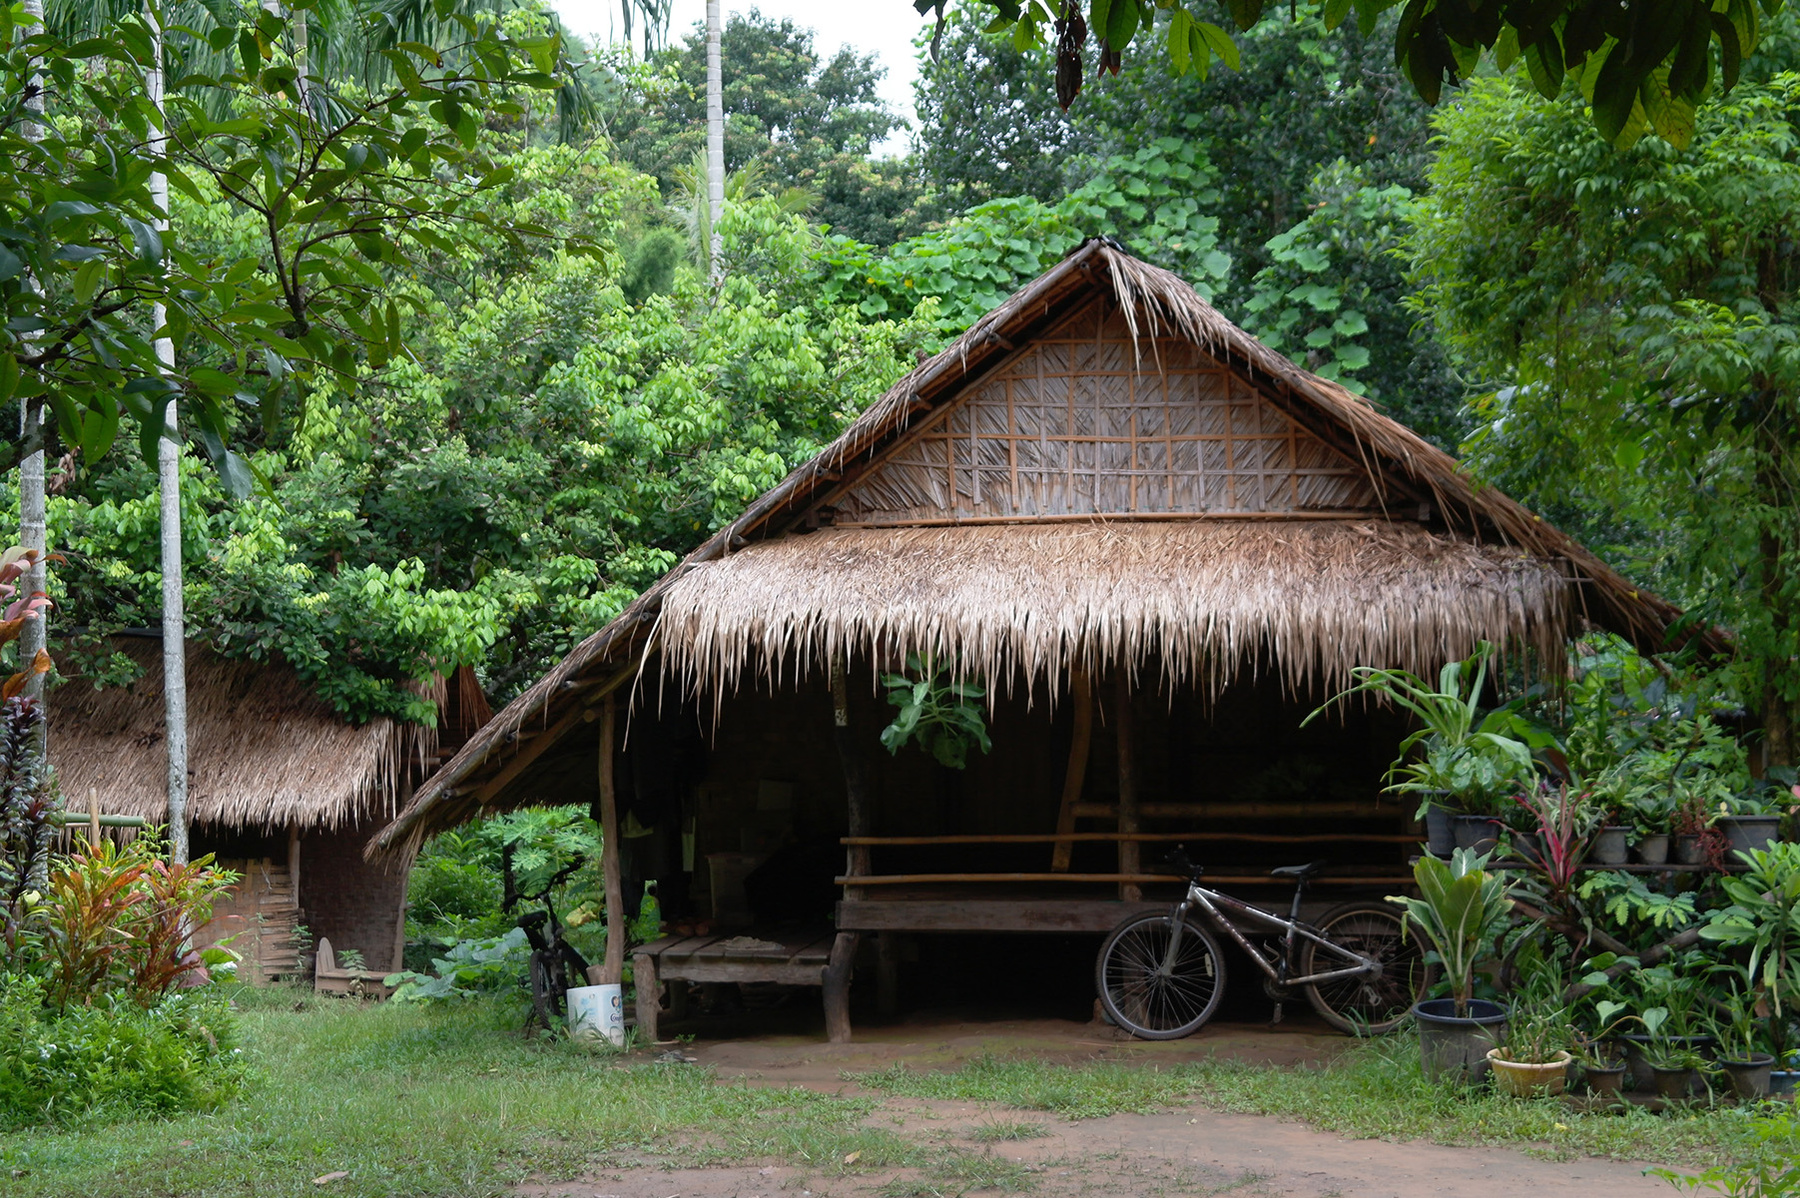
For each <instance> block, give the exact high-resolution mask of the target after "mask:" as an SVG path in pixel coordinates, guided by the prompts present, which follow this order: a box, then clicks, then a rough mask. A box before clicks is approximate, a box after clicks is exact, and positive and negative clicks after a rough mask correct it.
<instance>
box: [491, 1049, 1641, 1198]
mask: <svg viewBox="0 0 1800 1198" xmlns="http://www.w3.org/2000/svg"><path fill="white" fill-rule="evenodd" d="M1344 1043H1345V1041H1344V1039H1343V1038H1342V1037H1340V1036H1338V1035H1336V1034H1334V1033H1331V1032H1329V1031H1328V1030H1326V1029H1324V1028H1323V1025H1312V1024H1310V1023H1308V1022H1305V1021H1296V1022H1295V1023H1293V1024H1290V1025H1284V1028H1270V1027H1268V1026H1267V1025H1261V1024H1258V1025H1215V1026H1214V1027H1211V1028H1209V1029H1208V1034H1207V1035H1206V1036H1204V1037H1196V1038H1194V1039H1192V1040H1181V1041H1173V1042H1169V1043H1163V1044H1148V1043H1144V1042H1141V1041H1130V1040H1121V1039H1118V1038H1116V1034H1115V1033H1112V1032H1111V1031H1110V1029H1105V1028H1097V1027H1095V1026H1093V1025H1089V1024H1080V1023H1069V1022H1061V1021H1054V1020H1030V1021H1027V1020H1020V1021H1011V1022H997V1023H972V1022H949V1023H945V1022H941V1021H924V1020H921V1021H917V1022H909V1023H902V1024H899V1025H895V1026H890V1027H886V1028H870V1029H863V1028H859V1029H858V1031H857V1041H856V1042H855V1043H852V1044H843V1045H833V1044H825V1043H821V1042H820V1040H819V1039H818V1038H817V1036H816V1035H792V1036H767V1035H765V1036H758V1037H752V1038H746V1039H738V1040H728V1041H712V1042H694V1043H691V1044H684V1045H681V1046H680V1051H681V1052H683V1053H684V1054H686V1055H688V1056H691V1057H693V1058H695V1060H696V1062H697V1063H698V1064H701V1065H709V1066H711V1067H712V1068H714V1069H715V1070H716V1071H717V1072H718V1074H719V1076H721V1077H725V1078H734V1079H742V1080H744V1081H746V1082H748V1083H749V1084H751V1085H767V1086H801V1087H806V1088H810V1089H816V1090H822V1091H825V1092H828V1093H842V1094H855V1093H858V1092H859V1090H858V1088H857V1087H856V1086H855V1084H854V1083H852V1082H849V1081H846V1080H845V1079H844V1076H843V1075H844V1073H845V1072H861V1071H866V1070H874V1069H882V1068H885V1067H887V1066H890V1065H892V1064H894V1063H895V1062H897V1061H904V1062H905V1063H906V1064H908V1065H909V1066H912V1067H915V1068H920V1069H934V1068H935V1069H943V1068H954V1067H955V1066H957V1065H959V1064H961V1063H964V1062H966V1061H968V1060H970V1059H973V1058H975V1057H978V1056H981V1055H984V1054H1001V1055H1014V1054H1030V1055H1033V1056H1036V1057H1039V1058H1040V1059H1045V1060H1050V1061H1068V1062H1071V1063H1073V1062H1075V1061H1091V1060H1095V1059H1118V1060H1144V1061H1150V1060H1166V1061H1178V1060H1184V1059H1191V1058H1196V1057H1201V1056H1209V1055H1216V1056H1222V1057H1233V1058H1237V1059H1241V1060H1246V1061H1256V1062H1267V1063H1270V1064H1282V1065H1294V1064H1300V1063H1304V1062H1311V1061H1319V1060H1323V1059H1327V1058H1329V1057H1330V1056H1331V1055H1332V1054H1333V1053H1334V1052H1336V1051H1338V1050H1340V1049H1341V1048H1342V1046H1343V1045H1344ZM1001 1122H1004V1123H1007V1124H1018V1123H1032V1124H1037V1125H1040V1126H1042V1127H1043V1128H1044V1129H1045V1131H1046V1132H1047V1133H1048V1134H1047V1135H1044V1136H1041V1137H1038V1138H1032V1139H1018V1140H1003V1141H999V1142H996V1143H989V1144H983V1143H982V1142H981V1140H980V1136H981V1133H982V1131H983V1128H984V1127H987V1128H990V1129H991V1128H992V1127H993V1125H995V1124H996V1123H1001ZM870 1123H871V1125H872V1126H877V1127H885V1128H889V1129H891V1130H895V1131H898V1132H900V1133H901V1134H902V1135H905V1136H906V1137H908V1138H909V1139H913V1140H915V1141H918V1142H920V1143H923V1144H926V1145H933V1144H938V1145H942V1146H943V1147H944V1148H946V1149H959V1150H961V1151H964V1152H989V1153H992V1154H993V1155H994V1156H996V1157H998V1158H1000V1159H1001V1160H1003V1161H1005V1162H1009V1163H1012V1164H1014V1165H1017V1166H1018V1167H1020V1168H1021V1169H1023V1170H1026V1171H1028V1173H1029V1179H1028V1180H1029V1186H1030V1193H1031V1194H1033V1195H1041V1196H1044V1198H1098V1196H1102V1195H1104V1196H1107V1198H1112V1196H1133V1198H1136V1196H1142V1198H1161V1196H1164V1195H1167V1196H1170V1198H1173V1196H1176V1195H1180V1196H1183V1198H1185V1196H1189V1195H1196V1196H1197V1195H1214V1194H1230V1195H1233V1196H1242V1198H1265V1196H1268V1198H1273V1196H1277V1195H1280V1196H1284V1198H1285V1196H1296V1198H1436V1196H1438V1195H1457V1196H1460V1195H1470V1196H1475V1195H1479V1196H1481V1198H1505V1196H1508V1195H1521V1194H1544V1195H1564V1194H1567V1195H1580V1196H1581V1198H1649V1196H1653V1195H1672V1194H1673V1193H1674V1192H1675V1191H1674V1190H1673V1189H1672V1188H1671V1187H1670V1186H1669V1185H1668V1183H1666V1182H1663V1181H1661V1180H1659V1179H1656V1178H1651V1177H1646V1176H1644V1175H1643V1173H1642V1168H1643V1166H1641V1165H1635V1164H1630V1163H1623V1162H1614V1161H1599V1160H1576V1161H1563V1162H1553V1161H1545V1160H1538V1159H1535V1158H1533V1157H1529V1156H1526V1155H1524V1154H1523V1153H1520V1152H1515V1151H1510V1150H1507V1149H1497V1148H1449V1147H1443V1146H1439V1145H1434V1144H1427V1143H1421V1142H1408V1143H1387V1142H1384V1141H1380V1140H1346V1139H1342V1138H1340V1137H1337V1136H1334V1135H1329V1134H1325V1133H1321V1132H1317V1131H1313V1130H1311V1129H1309V1128H1306V1127H1304V1126H1302V1125H1300V1124H1296V1123H1284V1122H1281V1121H1280V1120H1276V1119H1269V1118H1261V1117H1257V1116H1250V1115H1226V1114H1219V1113H1217V1112H1213V1111H1208V1110H1205V1109H1203V1108H1202V1107H1200V1106H1198V1105H1194V1106H1191V1107H1188V1108H1187V1109H1184V1110H1176V1111H1172V1112H1169V1113H1165V1114H1159V1115H1148V1116H1146V1115H1114V1116H1111V1117H1109V1118H1104V1119H1087V1120H1080V1121H1071V1120H1066V1119H1062V1118H1059V1117H1058V1116H1056V1115H1052V1114H1045V1113H1041V1112H1035V1111H1017V1110H1011V1109H1008V1108H1004V1107H1000V1106H996V1105H992V1104H984V1103H966V1102H960V1103H958V1102H929V1101H920V1100H913V1099H895V1098H889V1099H887V1100H886V1101H885V1102H884V1104H883V1106H882V1108H881V1109H880V1110H879V1111H877V1112H876V1113H875V1114H874V1115H872V1116H871V1118H870ZM964 1192H967V1193H980V1192H989V1193H991V1192H994V1191H978V1190H974V1189H970V1190H967V1191H964V1190H960V1189H957V1188H945V1186H944V1183H943V1182H942V1181H937V1182H932V1181H930V1180H929V1179H925V1178H922V1177H916V1176H913V1175H912V1174H910V1173H907V1172H904V1171H902V1172H894V1171H887V1172H872V1173H863V1174H857V1175H851V1176H842V1177H840V1176H821V1175H819V1174H817V1173H808V1172H806V1171H805V1170H801V1169H795V1168H791V1167H787V1166H769V1165H760V1166H759V1165H749V1166H734V1167H724V1168H709V1169H673V1170H670V1169H658V1168H645V1169H638V1170H628V1171H624V1172H619V1173H609V1174H603V1175H599V1176H594V1177H588V1178H583V1179H581V1180H580V1181H579V1182H577V1183H562V1184H557V1185H551V1186H524V1187H521V1188H520V1190H519V1194H520V1195H521V1198H560V1196H564V1195H566V1196H568V1198H863V1196H869V1198H874V1196H878V1195H885V1196H888V1198H893V1196H896V1195H898V1196H907V1198H910V1196H912V1195H918V1196H919V1198H930V1196H935V1195H938V1194H943V1195H954V1194H960V1193H964Z"/></svg>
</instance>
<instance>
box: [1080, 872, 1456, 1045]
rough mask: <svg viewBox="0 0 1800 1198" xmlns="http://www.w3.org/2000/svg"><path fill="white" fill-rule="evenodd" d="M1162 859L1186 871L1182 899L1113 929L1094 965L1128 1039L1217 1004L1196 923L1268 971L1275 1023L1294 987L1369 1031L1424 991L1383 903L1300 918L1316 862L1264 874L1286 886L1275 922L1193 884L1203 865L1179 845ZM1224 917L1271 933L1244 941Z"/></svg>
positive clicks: (1219, 988)
mask: <svg viewBox="0 0 1800 1198" xmlns="http://www.w3.org/2000/svg"><path fill="white" fill-rule="evenodd" d="M1168 861H1169V863H1170V864H1171V865H1173V866H1174V867H1175V868H1176V870H1177V871H1178V872H1179V873H1180V874H1181V875H1182V876H1183V877H1184V878H1185V879H1186V881H1187V893H1186V895H1185V896H1184V897H1183V898H1182V900H1181V901H1180V902H1178V903H1176V904H1175V906H1174V908H1173V909H1172V910H1171V911H1170V912H1169V913H1168V914H1166V915H1160V914H1159V915H1151V914H1145V915H1138V916H1134V917H1132V918H1130V919H1127V920H1126V921H1125V922H1123V923H1121V924H1120V925H1119V926H1118V927H1116V928H1114V929H1113V930H1112V932H1111V933H1110V934H1109V935H1108V936H1107V938H1106V942H1105V943H1104V944H1102V945H1101V946H1100V957H1099V959H1098V960H1097V961H1096V962H1095V965H1094V980H1095V985H1096V986H1097V988H1098V989H1099V991H1100V1002H1101V1005H1102V1007H1103V1008H1104V1009H1105V1011H1106V1014H1107V1015H1108V1016H1109V1017H1110V1018H1111V1019H1112V1021H1113V1022H1114V1023H1115V1024H1116V1025H1117V1026H1119V1027H1122V1028H1124V1029H1125V1030H1126V1031H1128V1032H1130V1033H1131V1034H1132V1035H1134V1036H1138V1037H1140V1038H1142V1039H1145V1040H1176V1039H1179V1038H1181V1037H1182V1036H1187V1035H1191V1034H1192V1033H1194V1032H1195V1031H1197V1030H1199V1028H1200V1026H1201V1025H1202V1024H1204V1023H1205V1022H1206V1021H1207V1020H1208V1019H1211V1018H1212V1016H1213V1013H1214V1012H1215V1011H1216V1010H1218V1007H1219V999H1220V997H1221V996H1222V995H1223V994H1224V992H1225V959H1224V956H1223V954H1222V952H1221V951H1220V948H1219V941H1218V940H1217V939H1216V938H1215V937H1214V936H1213V934H1212V932H1211V931H1209V930H1208V928H1207V926H1205V925H1211V927H1212V928H1216V929H1217V930H1219V931H1221V932H1223V933H1224V934H1225V935H1226V936H1227V937H1228V938H1229V939H1230V940H1231V941H1232V942H1233V943H1235V944H1236V945H1237V946H1238V947H1239V948H1241V949H1243V950H1244V953H1245V955H1246V956H1248V957H1249V958H1250V960H1251V961H1252V962H1254V963H1255V964H1256V965H1257V966H1258V967H1260V968H1261V970H1262V971H1263V973H1264V974H1266V975H1267V976H1268V980H1267V982H1266V983H1265V988H1266V989H1267V990H1268V992H1269V995H1270V997H1272V998H1274V999H1275V1002H1276V1007H1275V1012H1276V1014H1275V1017H1276V1019H1278V1020H1279V1019H1280V1018H1281V1004H1282V1002H1283V1001H1285V1000H1286V999H1287V998H1288V997H1290V996H1291V994H1292V992H1293V991H1294V990H1299V991H1300V992H1301V993H1303V994H1304V995H1305V996H1306V999H1307V1001H1308V1002H1310V1003H1311V1004H1312V1007H1313V1010H1315V1011H1317V1012H1318V1013H1319V1014H1320V1015H1321V1016H1322V1017H1323V1018H1324V1019H1325V1021H1326V1022H1327V1023H1329V1024H1331V1025H1332V1026H1333V1027H1335V1028H1337V1029H1338V1030H1339V1031H1344V1032H1349V1033H1351V1034H1353V1035H1372V1034H1377V1033H1380V1032H1385V1031H1388V1030H1389V1029H1391V1028H1393V1027H1394V1026H1395V1025H1396V1024H1398V1023H1399V1022H1400V1021H1401V1020H1402V1019H1404V1018H1405V1017H1406V1013H1407V1012H1408V1011H1409V1010H1410V1009H1411V1008H1412V1005H1413V1003H1415V1002H1417V1001H1418V1000H1419V999H1421V998H1423V997H1425V989H1426V986H1427V984H1428V982H1429V980H1430V979H1429V976H1428V975H1429V971H1428V969H1427V966H1426V962H1425V958H1424V955H1423V953H1422V952H1421V950H1420V948H1419V946H1418V944H1417V942H1416V941H1414V940H1413V939H1412V938H1410V937H1408V936H1407V935H1406V931H1405V925H1404V923H1403V922H1402V918H1401V915H1400V912H1399V911H1398V910H1395V909H1393V908H1391V907H1389V906H1387V905H1386V904H1382V903H1371V902H1362V903H1345V904H1343V905H1342V906H1338V907H1334V908H1332V909H1331V910H1330V911H1327V912H1326V913H1325V915H1324V916H1323V917H1322V918H1321V919H1320V920H1319V923H1318V925H1317V926H1314V925H1312V924H1308V923H1305V922H1303V921H1302V920H1301V919H1300V902H1301V899H1302V898H1303V897H1304V896H1305V894H1306V884H1307V882H1308V881H1309V880H1311V878H1312V877H1313V875H1314V874H1316V873H1318V872H1319V871H1320V870H1321V869H1323V868H1324V867H1325V864H1326V863H1325V862H1323V861H1314V862H1311V863H1310V864H1307V865H1287V866H1282V867H1281V868H1279V869H1275V870H1271V871H1270V875H1269V876H1270V877H1275V878H1292V879H1293V880H1294V883H1295V885H1294V901H1293V905H1292V907H1291V908H1290V910H1289V914H1288V916H1287V918H1285V919H1284V918H1282V917H1281V916H1279V915H1276V914H1275V913H1273V912H1270V911H1264V910H1262V909H1261V908H1260V907H1253V906H1251V905H1250V904H1248V903H1243V902H1239V901H1238V900H1237V899H1234V898H1231V897H1230V896H1228V895H1224V894H1221V893H1219V892H1218V891H1216V890H1209V889H1207V888H1206V887H1204V886H1202V885H1200V877H1201V875H1202V873H1203V872H1204V871H1203V870H1202V868H1201V867H1200V866H1197V865H1195V864H1194V863H1193V862H1191V861H1190V860H1188V856H1187V853H1186V851H1185V849H1183V848H1180V847H1177V848H1176V850H1175V851H1174V852H1173V853H1171V854H1169V857H1168ZM1228 915H1229V916H1232V917H1236V918H1238V919H1242V920H1244V921H1246V922H1247V923H1249V924H1250V925H1251V926H1252V927H1255V928H1263V929H1267V930H1268V931H1269V932H1271V933H1274V935H1270V936H1267V937H1265V938H1263V940H1262V942H1260V943H1259V942H1257V941H1255V940H1252V939H1251V937H1250V936H1247V935H1245V934H1244V932H1242V931H1240V930H1239V928H1238V927H1237V925H1236V924H1235V923H1234V922H1233V921H1232V919H1230V918H1227V916H1228ZM1197 917H1198V918H1197ZM1199 920H1204V924H1203V923H1201V922H1199Z"/></svg>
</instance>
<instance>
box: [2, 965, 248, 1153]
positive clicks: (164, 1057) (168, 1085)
mask: <svg viewBox="0 0 1800 1198" xmlns="http://www.w3.org/2000/svg"><path fill="white" fill-rule="evenodd" d="M49 997H50V995H48V994H47V992H46V988H45V987H44V984H43V982H42V981H41V980H40V979H38V978H35V977H31V976H27V975H20V974H6V975H0V1131H12V1130H14V1129H17V1128H22V1127H33V1126H37V1125H41V1124H52V1125H55V1124H70V1123H73V1122H75V1121H77V1120H81V1121H83V1122H85V1121H87V1120H90V1119H95V1118H116V1117H118V1116H120V1115H127V1114H146V1115H164V1116H167V1115H175V1114H179V1113H182V1112H185V1111H209V1110H213V1109H215V1108H216V1107H218V1106H220V1105H222V1104H223V1103H224V1102H225V1101H227V1100H228V1099H230V1098H231V1097H233V1096H234V1095H236V1094H237V1093H238V1091H239V1090H240V1089H241V1088H242V1086H243V1084H244V1082H245V1080H246V1077H247V1069H246V1067H245V1064H244V1062H243V1059H242V1055H241V1053H242V1050H241V1049H239V1048H238V1047H237V1043H236V1041H237V1035H236V1030H235V1026H234V1023H233V1020H232V1017H231V1011H230V1007H229V1004H228V1003H227V1001H226V1000H225V998H224V997H223V996H222V995H221V994H219V993H217V992H216V991H187V992H182V993H177V994H171V995H168V996H166V997H164V998H162V999H160V1000H159V1001H157V1002H156V1003H155V1004H154V1005H152V1006H150V1007H148V1008H145V1007H141V1006H139V1005H137V1004H136V1003H133V1002H131V1001H130V1000H129V999H127V998H126V997H125V996H123V995H116V996H102V997H101V998H99V999H98V1000H97V1001H96V1002H95V1003H93V1004H92V1005H84V1006H74V1007H70V1008H68V1009H67V1010H63V1011H60V1012H58V1011H57V1010H56V1009H55V1005H54V1004H53V1003H50V1002H48V1001H47V1000H48V999H49Z"/></svg>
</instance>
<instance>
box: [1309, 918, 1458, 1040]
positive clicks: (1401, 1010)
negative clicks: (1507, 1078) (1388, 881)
mask: <svg viewBox="0 0 1800 1198" xmlns="http://www.w3.org/2000/svg"><path fill="white" fill-rule="evenodd" d="M1316 928H1317V930H1318V932H1319V933H1320V934H1321V935H1323V936H1324V937H1325V939H1327V940H1329V941H1331V942H1332V943H1333V944H1336V945H1339V946H1340V947H1342V948H1347V949H1349V950H1350V951H1351V952H1355V953H1361V954H1362V955H1363V956H1365V957H1373V958H1374V959H1375V960H1377V961H1379V962H1381V965H1382V971H1381V973H1380V974H1379V975H1378V976H1377V977H1375V978H1366V977H1360V978H1339V979H1338V980H1336V981H1333V982H1320V983H1314V984H1312V985H1308V986H1303V987H1301V989H1303V990H1304V991H1305V992H1306V1001H1307V1002H1309V1003H1311V1004H1312V1008H1313V1010H1315V1011H1317V1012H1318V1013H1319V1016H1320V1018H1322V1019H1324V1020H1325V1022H1326V1023H1329V1024H1330V1025H1331V1026H1332V1027H1335V1028H1337V1029H1338V1030H1339V1031H1341V1032H1349V1033H1350V1034H1351V1035H1353V1036H1377V1035H1380V1034H1381V1033H1383V1032H1387V1031H1392V1030H1393V1029H1394V1027H1395V1026H1396V1025H1397V1024H1398V1023H1399V1022H1400V1021H1401V1020H1403V1019H1405V1018H1406V1015H1407V1012H1409V1011H1411V1010H1412V1007H1413V1004H1414V1003H1416V1002H1418V1001H1419V1000H1420V999H1422V998H1424V997H1425V994H1426V989H1427V987H1428V986H1429V985H1430V981H1431V977H1430V970H1429V969H1428V968H1427V967H1426V964H1425V953H1424V949H1423V948H1422V947H1421V945H1420V944H1419V942H1418V940H1417V939H1416V938H1414V937H1411V936H1408V935H1407V934H1406V925H1405V922H1404V920H1403V918H1402V916H1401V913H1400V912H1399V910H1397V909H1396V908H1394V907H1391V906H1388V905H1386V904H1383V903H1345V904H1343V905H1342V906H1338V907H1333V908H1332V909H1331V910H1329V911H1327V912H1326V913H1325V914H1324V916H1323V917H1322V918H1321V919H1320V920H1319V922H1318V924H1317V925H1316ZM1320 956H1322V954H1321V953H1320V952H1319V946H1318V945H1316V944H1314V943H1313V942H1312V941H1310V940H1308V941H1306V942H1305V944H1304V945H1303V947H1302V948H1301V950H1300V959H1299V961H1298V962H1297V963H1296V964H1297V967H1298V969H1299V971H1300V976H1302V977H1305V976H1306V975H1308V974H1311V973H1315V972H1328V971H1329V970H1330V969H1331V968H1332V965H1331V963H1330V961H1329V960H1326V961H1319V957H1320ZM1315 962H1317V963H1316V964H1315Z"/></svg>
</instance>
